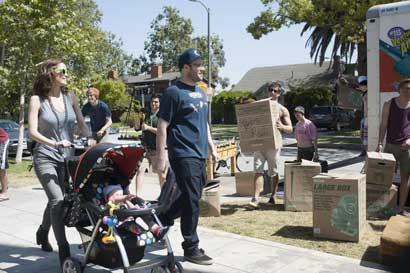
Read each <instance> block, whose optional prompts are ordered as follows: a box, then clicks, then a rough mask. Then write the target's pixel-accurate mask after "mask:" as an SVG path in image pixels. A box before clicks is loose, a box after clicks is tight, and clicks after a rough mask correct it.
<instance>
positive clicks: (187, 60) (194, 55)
mask: <svg viewBox="0 0 410 273" xmlns="http://www.w3.org/2000/svg"><path fill="white" fill-rule="evenodd" d="M198 59H202V57H201V55H199V53H198V51H197V50H196V49H194V48H189V49H187V50H185V51H184V52H182V53H181V55H179V57H178V68H179V69H182V67H184V65H185V64H191V63H192V62H193V61H196V60H198Z"/></svg>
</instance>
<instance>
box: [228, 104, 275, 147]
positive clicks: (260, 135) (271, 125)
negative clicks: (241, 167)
mask: <svg viewBox="0 0 410 273" xmlns="http://www.w3.org/2000/svg"><path fill="white" fill-rule="evenodd" d="M279 109H280V108H279V104H278V103H277V102H274V101H272V100H262V101H256V102H253V103H248V104H238V105H236V107H235V110H236V120H237V122H238V131H239V138H240V146H241V151H242V152H256V151H263V150H268V149H278V148H280V147H282V135H281V133H280V132H279V130H278V129H277V128H276V121H277V119H278V118H279Z"/></svg>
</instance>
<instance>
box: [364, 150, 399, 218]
mask: <svg viewBox="0 0 410 273" xmlns="http://www.w3.org/2000/svg"><path fill="white" fill-rule="evenodd" d="M395 166H396V160H395V159H394V156H393V155H392V154H387V153H378V152H368V153H367V160H366V195H367V199H366V204H367V216H368V217H386V216H391V215H393V214H394V209H395V206H396V204H397V186H395V185H393V184H392V183H393V177H394V173H395Z"/></svg>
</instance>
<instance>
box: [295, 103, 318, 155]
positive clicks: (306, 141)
mask: <svg viewBox="0 0 410 273" xmlns="http://www.w3.org/2000/svg"><path fill="white" fill-rule="evenodd" d="M294 114H295V117H296V119H297V120H298V122H297V123H296V126H295V138H296V141H297V143H298V157H297V160H298V161H300V160H302V159H306V160H318V159H319V154H318V152H317V128H316V126H315V124H313V122H311V121H310V120H308V119H307V118H306V117H305V108H304V107H303V106H298V107H296V108H295V110H294Z"/></svg>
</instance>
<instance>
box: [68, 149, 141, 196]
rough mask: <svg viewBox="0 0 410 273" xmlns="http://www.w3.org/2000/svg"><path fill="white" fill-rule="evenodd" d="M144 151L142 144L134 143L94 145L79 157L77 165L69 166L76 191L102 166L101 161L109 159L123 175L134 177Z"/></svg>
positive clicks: (128, 177) (129, 177)
mask: <svg viewBox="0 0 410 273" xmlns="http://www.w3.org/2000/svg"><path fill="white" fill-rule="evenodd" d="M144 152H145V150H144V148H143V147H142V146H140V145H138V144H134V143H133V144H125V145H118V144H114V143H100V144H97V145H95V146H92V147H91V148H89V149H88V150H87V151H86V152H84V153H83V154H82V155H81V156H80V157H79V160H78V163H77V164H76V166H74V167H71V168H70V167H69V172H70V176H71V178H72V181H73V189H74V191H76V192H78V191H80V190H81V188H82V187H83V186H84V185H85V184H86V183H87V180H88V178H89V177H90V176H91V174H92V173H93V172H94V171H95V170H97V169H99V168H101V166H100V164H99V163H100V162H102V161H104V160H107V159H109V160H108V161H109V162H112V165H113V166H111V167H114V168H116V170H117V171H118V172H119V174H120V175H121V176H123V177H125V178H127V179H132V177H133V176H134V175H135V173H136V171H137V170H138V168H139V166H140V162H141V160H142V157H143V155H144Z"/></svg>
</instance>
